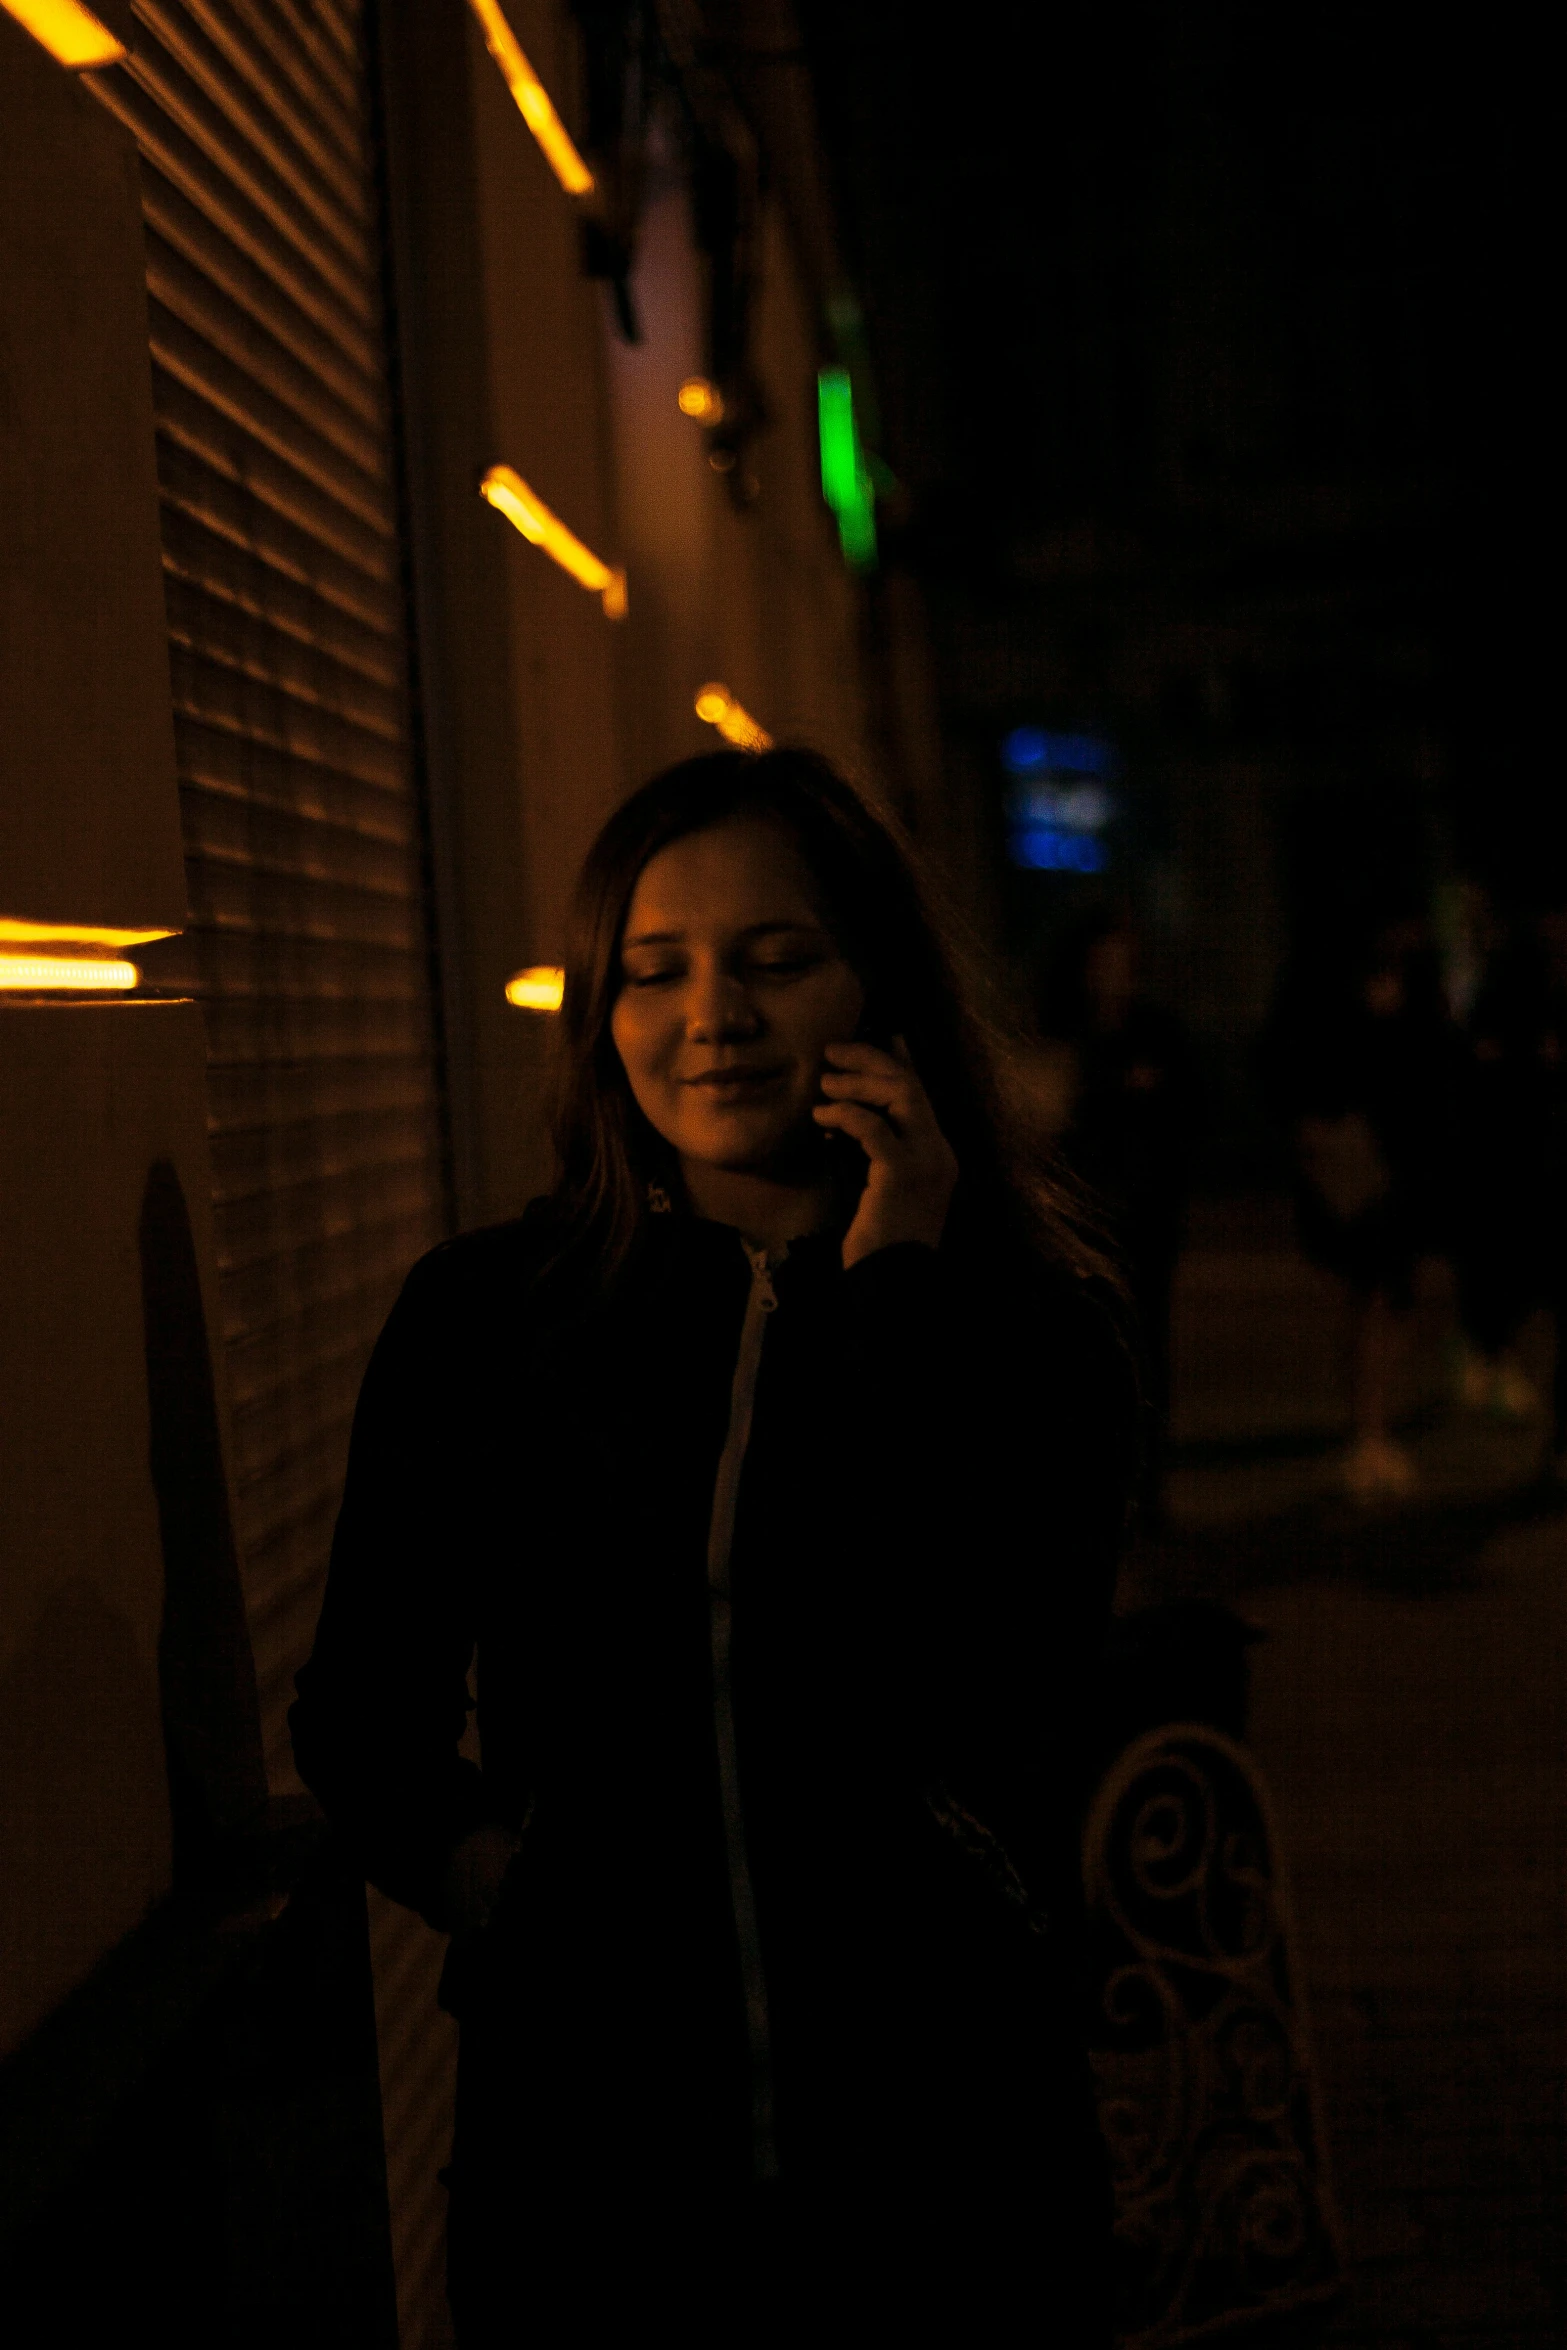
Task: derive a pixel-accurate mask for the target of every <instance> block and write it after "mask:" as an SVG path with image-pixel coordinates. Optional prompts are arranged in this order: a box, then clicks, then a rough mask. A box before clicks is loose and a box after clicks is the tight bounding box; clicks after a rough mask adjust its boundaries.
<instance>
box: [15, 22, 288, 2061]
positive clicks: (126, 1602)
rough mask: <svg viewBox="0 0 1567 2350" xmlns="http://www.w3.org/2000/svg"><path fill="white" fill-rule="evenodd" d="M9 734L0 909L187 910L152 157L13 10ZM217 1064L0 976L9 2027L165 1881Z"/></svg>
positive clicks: (180, 1027) (125, 921)
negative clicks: (181, 1354)
mask: <svg viewBox="0 0 1567 2350" xmlns="http://www.w3.org/2000/svg"><path fill="white" fill-rule="evenodd" d="M0 761H3V768H0V915H7V916H10V917H12V918H15V919H21V920H26V921H33V922H52V923H58V924H64V925H84V926H86V925H92V926H108V927H112V928H118V929H141V928H146V929H154V928H169V929H175V928H179V927H181V926H182V925H183V923H184V920H185V892H184V872H183V862H182V857H181V850H180V832H179V810H178V801H177V797H176V787H175V781H174V756H173V725H172V714H171V707H170V698H169V666H168V657H167V650H166V638H165V633H164V609H163V592H162V579H161V565H160V548H159V533H158V516H157V505H156V489H155V478H154V458H153V431H152V405H151V389H150V376H149V367H148V355H147V314H146V301H145V294H144V273H143V257H142V230H141V212H140V203H139V198H138V193H137V178H136V162H135V154H134V149H133V148H132V146H131V142H130V140H129V139H128V137H127V136H126V134H125V133H124V132H123V131H121V130H120V129H119V127H118V126H117V125H116V124H115V123H113V122H112V121H111V120H110V119H109V117H108V116H107V115H106V114H105V113H104V112H103V110H102V109H101V108H100V107H98V106H97V105H96V104H95V103H94V102H93V100H92V99H91V98H90V97H89V96H88V94H87V93H86V92H85V91H84V90H82V89H80V88H79V87H78V86H77V85H76V84H75V83H74V82H73V81H72V80H71V79H70V77H69V76H68V75H66V74H64V73H62V72H61V71H60V70H59V68H58V67H57V66H55V65H54V64H53V63H52V62H51V60H50V59H48V58H47V57H46V56H45V55H44V53H43V52H42V51H41V50H40V49H38V48H37V46H36V45H35V44H34V43H33V42H32V41H30V40H29V39H27V37H26V36H25V35H23V34H22V33H21V32H20V31H19V30H18V28H17V27H16V26H15V25H14V24H13V23H12V22H11V20H10V19H9V18H8V17H0ZM205 1069H206V1058H205V1050H204V1045H203V1039H202V1033H201V1025H200V1019H199V1015H198V1013H197V1011H196V1008H195V1006H194V1005H188V1004H184V1005H181V1004H150V1003H144V1004H137V1003H128V1002H117V1003H116V1002H96V1003H84V1002H80V1001H78V1002H76V1003H71V1002H70V1001H68V1000H60V999H56V1000H54V1001H47V1000H42V1001H35V1002H27V1001H21V1000H18V999H17V998H15V997H7V996H0V1101H3V1103H4V1112H3V1116H0V1328H3V1342H0V1496H3V1501H0V1680H3V1687H0V1747H3V1750H4V1751H3V1753H0V1785H3V1786H4V1789H5V1800H4V1805H3V1807H0V1883H3V1885H4V1887H5V1908H6V1914H7V1928H6V1933H5V1936H4V1938H3V1942H0V2048H9V2047H12V2046H14V2045H15V2043H16V2042H17V2040H18V2039H19V2038H21V2036H22V2035H23V2034H24V2033H25V2032H26V2031H27V2030H28V2029H29V2028H30V2027H31V2025H32V2024H34V2023H35V2022H36V2021H37V2020H38V2019H39V2018H40V2017H41V2016H42V2015H44V2014H45V2013H46V2012H47V2011H48V2010H49V2009H50V2008H51V2007H53V2006H54V2005H55V2004H56V2002H57V2001H58V2000H59V1999H60V1998H61V1997H62V1996H63V1995H64V1993H66V1992H67V1991H68V1990H70V1989H71V1988H72V1987H73V1986H74V1985H75V1984H76V1983H77V1982H79V1981H80V1980H81V1979H82V1977H83V1976H84V1975H85V1974H86V1973H87V1972H88V1970H89V1969H90V1968H91V1966H92V1965H93V1964H94V1962H95V1961H96V1960H97V1959H98V1958H100V1957H101V1956H102V1955H103V1954H104V1953H105V1952H107V1951H108V1950H109V1949H110V1948H111V1947H112V1946H113V1945H114V1944H115V1943H116V1942H117V1941H118V1940H119V1939H120V1938H121V1936H123V1935H124V1934H125V1933H126V1932H127V1931H128V1930H129V1929H130V1928H131V1927H133V1926H134V1925H135V1924H136V1923H137V1922H138V1920H139V1919H140V1918H141V1917H142V1916H143V1914H144V1913H145V1911H146V1910H147V1909H148V1907H149V1906H150V1905H151V1904H152V1902H154V1901H155V1900H156V1899H157V1897H158V1896H159V1895H160V1894H161V1893H162V1892H163V1891H164V1890H165V1889H166V1887H167V1885H168V1883H169V1881H170V1869H171V1820H170V1804H169V1792H168V1782H167V1777H166V1771H165V1762H164V1748H163V1731H162V1702H161V1697H160V1687H159V1667H160V1658H159V1646H160V1639H162V1640H163V1641H164V1645H165V1662H166V1661H167V1638H166V1635H167V1620H166V1594H165V1578H164V1561H163V1549H162V1541H161V1535H160V1526H159V1516H158V1507H157V1501H156V1498H155V1495H154V1490H153V1484H152V1479H151V1476H150V1474H149V1466H148V1444H149V1420H148V1385H147V1368H146V1332H145V1324H144V1298H143V1275H142V1261H141V1254H140V1248H139V1235H138V1227H139V1223H140V1219H141V1215H142V1209H143V1202H144V1198H145V1195H146V1190H147V1183H148V1176H149V1172H150V1170H151V1169H152V1168H153V1166H154V1165H155V1164H156V1163H158V1162H166V1163H167V1164H169V1165H171V1166H172V1167H173V1168H174V1170H175V1172H176V1175H177V1177H178V1181H179V1184H180V1187H181V1188H182V1190H183V1192H184V1195H185V1199H186V1202H187V1204H188V1208H189V1212H190V1216H191V1219H192V1224H193V1228H194V1235H195V1240H196V1247H197V1257H198V1267H199V1276H200V1283H201V1287H202V1289H203V1291H204V1293H205V1302H206V1306H207V1309H208V1319H209V1327H210V1326H211V1311H210V1310H211V1305H212V1299H213V1291H214V1280H215V1276H214V1270H213V1268H214V1258H213V1251H212V1243H211V1233H210V1202H211V1170H210V1165H209V1160H208V1153H207V1129H206V1093H205ZM247 1727H249V1726H248V1725H247Z"/></svg>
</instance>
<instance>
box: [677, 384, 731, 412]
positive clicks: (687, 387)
mask: <svg viewBox="0 0 1567 2350" xmlns="http://www.w3.org/2000/svg"><path fill="white" fill-rule="evenodd" d="M678 398H679V401H680V413H681V415H682V416H689V417H691V418H692V419H693V420H694V421H695V422H696V423H697V424H722V423H723V421H724V395H723V393H722V392H721V391H720V390H719V388H718V386H717V384H711V383H709V382H708V380H707V378H706V376H705V375H688V376H687V377H686V380H685V382H684V383H683V384H682V385H681V387H680V391H679V394H678Z"/></svg>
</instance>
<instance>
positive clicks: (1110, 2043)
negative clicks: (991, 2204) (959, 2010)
mask: <svg viewBox="0 0 1567 2350" xmlns="http://www.w3.org/2000/svg"><path fill="white" fill-rule="evenodd" d="M1084 1869H1085V1881H1086V1887H1087V1893H1088V1904H1089V1926H1090V1933H1091V1936H1092V1950H1093V1957H1094V1964H1095V1976H1094V1980H1095V1982H1096V1983H1097V1984H1098V1986H1099V2000H1098V2008H1097V2013H1096V2016H1095V2018H1094V2024H1093V2061H1094V2069H1095V2074H1096V2078H1097V2082H1098V2090H1099V2102H1100V2118H1101V2121H1102V2123H1103V2125H1104V2130H1105V2135H1106V2138H1107V2140H1108V2142H1109V2147H1110V2156H1111V2163H1112V2167H1113V2171H1114V2177H1115V2192H1116V2241H1117V2253H1118V2258H1117V2275H1118V2303H1119V2306H1118V2310H1117V2319H1116V2323H1117V2331H1118V2334H1119V2337H1120V2340H1121V2342H1122V2344H1123V2345H1124V2346H1125V2350H1173V2346H1174V2345H1176V2344H1179V2343H1187V2342H1199V2341H1206V2340H1209V2339H1211V2338H1217V2337H1222V2336H1225V2335H1228V2334H1231V2333H1244V2331H1245V2329H1246V2327H1247V2325H1248V2323H1249V2322H1251V2323H1255V2322H1258V2321H1274V2320H1278V2319H1282V2318H1284V2317H1285V2316H1287V2315H1289V2314H1292V2313H1295V2312H1300V2313H1302V2315H1304V2313H1305V2312H1307V2311H1309V2310H1310V2309H1312V2308H1313V2307H1316V2306H1320V2305H1323V2304H1326V2303H1329V2302H1332V2301H1334V2300H1336V2299H1337V2298H1338V2296H1339V2294H1340V2292H1341V2290H1342V2275H1343V2266H1342V2257H1341V2253H1340V2249H1339V2239H1338V2231H1337V2225H1336V2221H1335V2217H1334V2213H1333V2208H1332V2198H1331V2190H1330V2187H1329V2184H1328V2178H1327V2166H1326V2157H1325V2150H1324V2146H1323V2140H1322V2130H1321V2123H1320V2119H1319V2115H1318V2112H1317V2104H1316V2097H1315V2092H1314V2088H1313V2083H1312V2077H1311V2071H1310V2064H1309V2058H1308V2053H1307V2046H1306V2034H1305V2026H1304V2021H1303V2018H1302V2015H1301V2010H1300V2005H1299V1997H1298V1992H1297V1990H1296V1987H1295V1983H1294V1979H1293V1977H1294V1969H1293V1964H1292V1955H1291V1929H1290V1923H1289V1911H1288V1902H1287V1895H1286V1891H1285V1887H1284V1883H1283V1876H1282V1869H1281V1863H1280V1858H1279V1850H1278V1840H1277V1837H1276V1835H1275V1833H1274V1828H1273V1822H1272V1817H1271V1811H1270V1806H1269V1802H1268V1797H1267V1793H1266V1791H1265V1789H1264V1787H1263V1785H1262V1782H1261V1780H1260V1778H1259V1777H1258V1774H1257V1770H1256V1767H1255V1765H1254V1764H1253V1763H1252V1762H1251V1760H1250V1759H1249V1757H1248V1756H1247V1755H1246V1754H1245V1753H1244V1751H1243V1750H1242V1749H1241V1748H1240V1747H1239V1746H1236V1745H1235V1744H1234V1743H1233V1742H1232V1741H1231V1740H1230V1739H1228V1738H1225V1737H1222V1736H1221V1735H1220V1734H1219V1733H1218V1732H1217V1731H1215V1730H1210V1729H1207V1728H1205V1727H1203V1726H1201V1725H1199V1724H1186V1723H1181V1724H1172V1725H1171V1726H1169V1727H1168V1728H1164V1729H1159V1730H1154V1731H1151V1732H1150V1733H1149V1734H1148V1735H1147V1736H1146V1737H1143V1738H1140V1739H1138V1740H1137V1742H1136V1744H1135V1745H1133V1746H1130V1747H1128V1748H1127V1750H1126V1752H1125V1753H1124V1754H1123V1755H1122V1756H1121V1758H1120V1760H1119V1762H1117V1763H1116V1765H1115V1766H1114V1768H1113V1769H1112V1771H1111V1772H1110V1774H1109V1776H1108V1778H1107V1779H1106V1780H1105V1782H1104V1785H1103V1786H1102V1788H1101V1789H1100V1792H1099V1795H1098V1798H1097V1800H1096V1802H1095V1804H1094V1808H1093V1812H1092V1815H1091V1817H1090V1819H1089V1823H1088V1828H1087V1834H1086V1839H1085V1848H1084Z"/></svg>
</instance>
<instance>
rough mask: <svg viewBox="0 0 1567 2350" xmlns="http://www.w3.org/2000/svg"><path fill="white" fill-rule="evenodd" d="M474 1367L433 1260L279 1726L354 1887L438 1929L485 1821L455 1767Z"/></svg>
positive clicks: (378, 1365) (390, 1349) (390, 1351)
mask: <svg viewBox="0 0 1567 2350" xmlns="http://www.w3.org/2000/svg"><path fill="white" fill-rule="evenodd" d="M470 1352H471V1350H470V1349H468V1348H465V1347H464V1346H463V1345H462V1343H461V1324H460V1313H459V1312H458V1310H457V1307H456V1301H455V1299H454V1292H453V1285H452V1282H451V1279H450V1276H449V1268H448V1264H447V1262H446V1252H445V1251H444V1250H439V1249H438V1250H436V1251H434V1252H433V1253H432V1255H430V1256H429V1257H426V1258H425V1259H423V1260H422V1262H421V1263H420V1264H419V1265H417V1266H415V1268H414V1270H413V1272H412V1273H411V1274H410V1276H409V1278H408V1281H407V1284H406V1286H405V1287H404V1290H403V1293H402V1295H401V1297H400V1298H399V1300H398V1302H397V1304H396V1306H395V1307H394V1308H393V1311H392V1314H391V1317H390V1319H389V1321H388V1322H387V1325H386V1328H385V1329H384V1331H383V1332H382V1334H381V1337H380V1339H379V1341H378V1342H377V1344H376V1348H375V1352H374V1354H373V1355H372V1356H371V1359H370V1365H369V1369H368V1370H367V1372H366V1374H365V1380H364V1385H363V1388H362V1389H361V1391H360V1397H359V1405H358V1409H357V1411H356V1413H355V1415H354V1427H353V1436H352V1439H351V1442H350V1446H349V1457H348V1475H347V1482H346V1485H345V1488H344V1495H343V1505H342V1510H341V1512H340V1514H339V1517H338V1521H337V1531H336V1534H335V1536H334V1539H333V1543H332V1560H331V1568H330V1572H329V1574H328V1578H327V1587H326V1596H325V1599H324V1601H323V1603H322V1609H321V1618H320V1623H319V1625H318V1627H317V1631H316V1638H315V1646H314V1648H313V1650H312V1652H311V1656H310V1660H309V1662H308V1664H306V1665H305V1667H304V1669H303V1670H302V1671H301V1673H300V1674H299V1677H298V1680H297V1683H296V1687H297V1689H298V1693H299V1694H298V1697H297V1700H296V1702H295V1704H294V1706H293V1708H292V1710H291V1712H290V1714H289V1726H290V1729H291V1731H292V1733H293V1740H294V1755H295V1759H296V1761H297V1763H298V1766H299V1772H300V1776H301V1777H302V1778H303V1780H304V1782H305V1784H306V1786H307V1787H309V1788H310V1789H311V1791H312V1793H313V1794H314V1795H315V1796H316V1797H317V1799H318V1800H319V1802H320V1803H321V1805H322V1807H323V1809H324V1810H325V1812H326V1814H327V1817H328V1818H329V1820H330V1821H331V1822H332V1824H333V1826H334V1828H336V1829H337V1830H338V1832H339V1833H340V1834H341V1835H342V1836H343V1838H344V1839H345V1841H346V1842H347V1844H348V1846H349V1848H350V1849H351V1850H352V1851H353V1852H354V1853H355V1855H356V1856H357V1858H358V1860H359V1862H360V1863H361V1865H362V1866H363V1868H364V1871H365V1874H366V1876H367V1877H369V1878H370V1880H371V1882H372V1883H374V1884H376V1885H378V1886H379V1887H380V1888H381V1890H382V1891H383V1892H385V1893H387V1894H389V1895H391V1897H392V1898H393V1899H394V1900H397V1901H401V1902H405V1903H406V1904H407V1905H408V1906H409V1907H410V1908H412V1909H416V1910H419V1911H420V1912H421V1913H422V1914H423V1915H424V1916H425V1917H426V1918H428V1919H429V1920H430V1921H431V1923H432V1924H435V1925H442V1924H443V1922H444V1921H443V1919H442V1916H441V1886H442V1882H443V1879H444V1877H445V1874H446V1870H447V1865H448V1862H449V1861H450V1858H451V1854H452V1852H453V1849H454V1848H455V1846H456V1845H457V1843H458V1842H459V1841H460V1839H461V1838H462V1837H463V1836H464V1835H465V1834H466V1833H467V1832H468V1830H469V1829H470V1828H472V1827H475V1826H477V1825H479V1824H480V1823H481V1822H482V1821H483V1820H485V1819H487V1818H488V1817H490V1816H491V1813H490V1810H489V1807H488V1805H487V1802H486V1793H485V1788H484V1783H483V1780H482V1778H481V1775H480V1772H479V1769H478V1767H477V1765H475V1764H474V1763H472V1762H470V1761H468V1760H466V1759H465V1758H464V1757H463V1756H462V1755H461V1754H460V1753H459V1752H458V1747H459V1743H460V1741H461V1739H462V1735H463V1731H464V1727H465V1725H466V1721H467V1715H468V1708H469V1695H468V1668H469V1664H470V1662H471V1660H472V1657H473V1652H474V1642H475V1623H474V1608H473V1568H474V1556H473V1523H472V1521H473V1516H474V1509H473V1499H474V1490H475V1488H474V1480H473V1476H472V1473H471V1464H470V1450H469V1448H470V1443H471V1431H472V1420H473V1414H472V1411H471V1409H470V1408H468V1403H467V1399H466V1389H467V1387H468V1385H469V1384H471V1379H472V1374H471V1370H470V1368H469V1362H468V1357H469V1354H470Z"/></svg>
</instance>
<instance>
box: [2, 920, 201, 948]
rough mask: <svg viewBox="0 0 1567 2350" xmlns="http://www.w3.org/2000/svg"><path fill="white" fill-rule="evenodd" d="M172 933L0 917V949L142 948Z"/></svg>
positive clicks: (175, 932) (85, 923) (172, 936)
mask: <svg viewBox="0 0 1567 2350" xmlns="http://www.w3.org/2000/svg"><path fill="white" fill-rule="evenodd" d="M178 936H179V933H178V931H176V930H104V929H100V928H98V927H96V926H95V925H94V924H93V923H91V922H19V921H17V920H16V919H15V918H14V917H13V916H11V915H9V914H0V946H6V947H144V946H148V945H150V943H151V942H152V940H153V939H155V938H177V937H178Z"/></svg>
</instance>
